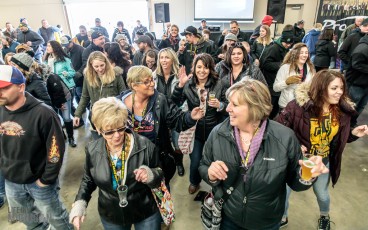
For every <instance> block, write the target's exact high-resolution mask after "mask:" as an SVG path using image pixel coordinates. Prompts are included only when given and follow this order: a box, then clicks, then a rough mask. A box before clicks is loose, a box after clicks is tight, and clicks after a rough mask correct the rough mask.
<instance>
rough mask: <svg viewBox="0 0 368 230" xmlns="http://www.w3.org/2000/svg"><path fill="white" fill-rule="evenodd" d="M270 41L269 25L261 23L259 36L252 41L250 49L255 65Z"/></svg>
mask: <svg viewBox="0 0 368 230" xmlns="http://www.w3.org/2000/svg"><path fill="white" fill-rule="evenodd" d="M272 43H273V41H272V38H271V31H270V27H269V26H267V25H262V26H261V28H260V30H259V37H258V38H257V40H256V41H255V42H254V43H253V45H252V47H251V51H250V54H251V56H252V58H253V62H254V64H255V65H257V66H259V64H260V60H261V58H262V55H263V54H264V53H265V51H266V49H267V48H268V47H269V46H270V45H272Z"/></svg>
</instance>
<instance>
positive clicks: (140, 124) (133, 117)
mask: <svg viewBox="0 0 368 230" xmlns="http://www.w3.org/2000/svg"><path fill="white" fill-rule="evenodd" d="M134 95H135V94H134V93H133V95H132V126H133V127H132V128H133V131H134V132H137V133H138V132H139V129H140V128H142V121H143V120H144V115H145V114H146V110H147V106H148V103H147V105H146V107H145V108H144V109H143V111H142V120H141V121H139V123H138V126H137V127H134V126H135V124H134V122H135V116H134Z"/></svg>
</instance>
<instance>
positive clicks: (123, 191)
mask: <svg viewBox="0 0 368 230" xmlns="http://www.w3.org/2000/svg"><path fill="white" fill-rule="evenodd" d="M117 190H118V195H119V206H120V207H122V208H124V207H126V206H127V205H128V198H127V194H128V186H127V185H119V186H118V189H117Z"/></svg>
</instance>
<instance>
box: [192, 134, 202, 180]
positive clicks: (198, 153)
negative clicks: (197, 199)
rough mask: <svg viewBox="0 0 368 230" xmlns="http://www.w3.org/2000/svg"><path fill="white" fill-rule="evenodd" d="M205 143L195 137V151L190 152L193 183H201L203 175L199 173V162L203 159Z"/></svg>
mask: <svg viewBox="0 0 368 230" xmlns="http://www.w3.org/2000/svg"><path fill="white" fill-rule="evenodd" d="M203 147H204V143H202V142H201V141H199V140H197V139H195V140H194V146H193V152H192V153H191V154H189V156H190V175H189V182H190V184H192V185H199V184H200V183H201V180H202V179H201V176H200V175H199V170H198V168H199V163H200V161H201V159H202V151H203Z"/></svg>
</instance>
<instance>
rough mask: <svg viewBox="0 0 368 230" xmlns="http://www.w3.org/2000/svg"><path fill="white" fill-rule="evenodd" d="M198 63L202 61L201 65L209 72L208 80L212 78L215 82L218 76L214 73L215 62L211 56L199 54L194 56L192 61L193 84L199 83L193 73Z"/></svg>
mask: <svg viewBox="0 0 368 230" xmlns="http://www.w3.org/2000/svg"><path fill="white" fill-rule="evenodd" d="M199 61H202V63H203V65H204V66H205V67H206V68H208V69H209V70H210V73H209V75H208V78H213V79H215V80H216V81H217V80H218V74H217V73H216V71H215V62H214V61H213V58H212V57H211V55H209V54H207V53H201V54H198V55H196V56H195V58H194V60H193V66H192V73H193V77H194V81H195V83H196V84H198V83H199V81H198V77H197V75H196V71H195V68H196V67H197V64H198V62H199Z"/></svg>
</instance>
